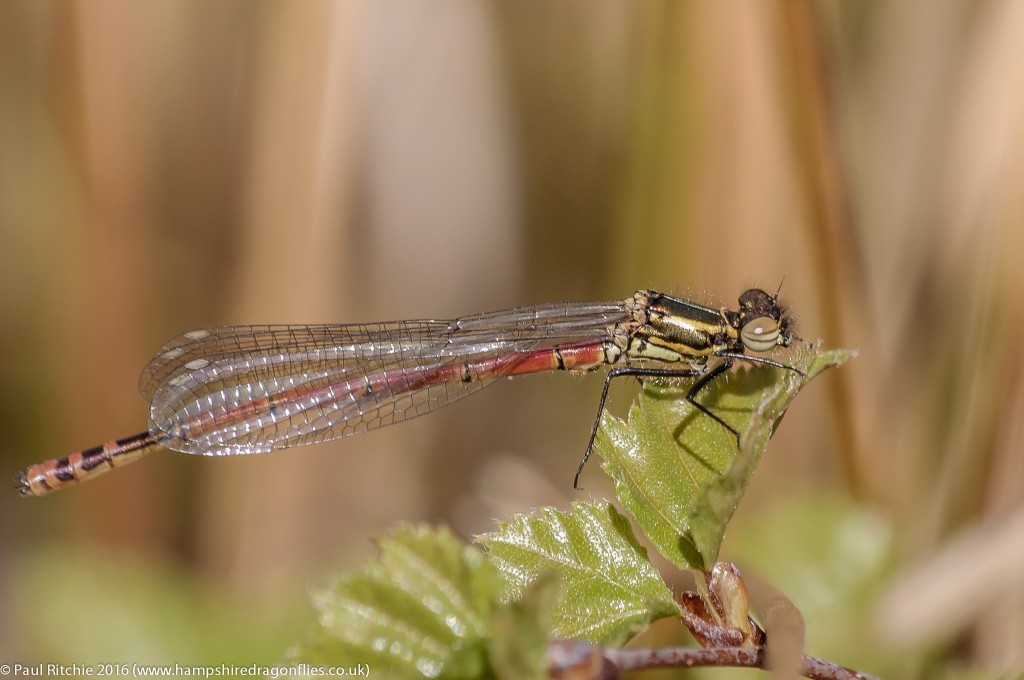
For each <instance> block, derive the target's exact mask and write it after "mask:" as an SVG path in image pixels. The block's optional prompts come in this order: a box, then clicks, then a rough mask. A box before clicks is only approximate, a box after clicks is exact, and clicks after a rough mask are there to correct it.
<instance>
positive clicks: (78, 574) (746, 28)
mask: <svg viewBox="0 0 1024 680" xmlns="http://www.w3.org/2000/svg"><path fill="white" fill-rule="evenodd" d="M1021 64H1024V3H1021V2H1018V1H1017V0H987V1H983V2H976V1H973V0H939V1H935V0H928V1H924V0H906V1H903V2H896V3H882V2H869V3H863V2H818V3H803V2H787V1H783V0H779V1H774V2H757V3H755V2H744V1H742V0H733V1H720V2H675V1H672V0H666V1H662V2H655V1H641V2H625V1H614V0H603V1H596V0H586V1H584V0H578V1H576V0H573V1H570V0H557V1H554V2H552V1H551V0H518V1H516V2H479V1H477V0H431V1H427V0H408V1H403V2H398V1H394V2H392V1H385V2H371V1H369V0H363V1H352V2H341V1H339V2H324V1H320V0H303V2H292V3H285V2H271V1H265V0H219V1H218V2H215V3H208V2H201V1H198V0H196V1H180V0H152V1H150V2H145V3H137V2H133V1H131V0H90V1H88V2H85V1H82V2H72V1H70V0H67V1H64V0H54V1H52V2H48V1H40V2H35V1H29V0H12V1H9V2H3V3H0V461H2V465H0V468H2V471H3V474H4V475H11V474H13V473H14V472H15V471H16V470H18V469H19V468H20V467H22V466H24V465H27V464H29V463H31V462H33V461H35V460H37V459H40V458H43V457H49V456H56V455H63V454H66V453H68V452H70V451H73V450H78V449H82V448H85V447H88V446H91V445H93V444H96V443H98V442H100V441H105V440H108V439H111V438H117V437H122V436H126V435H128V434H131V433H134V432H137V431H139V430H141V429H143V428H144V427H145V422H146V413H147V409H146V405H145V403H144V402H143V401H142V400H141V399H140V398H139V397H138V395H137V393H136V380H137V376H138V373H139V372H140V370H141V368H142V367H143V366H144V365H145V363H146V362H147V361H148V359H149V358H150V356H151V355H152V352H153V351H154V350H155V349H156V348H157V347H159V345H160V344H161V343H162V342H163V341H164V340H166V339H167V338H168V337H170V336H172V335H175V334H177V333H180V332H182V331H185V330H188V329H192V328H196V327H201V326H206V325H222V324H230V323H265V322H281V323H284V322H297V323H301V322H324V321H336V322H343V321H370V320H383V319H397V318H415V317H435V318H445V317H449V316H455V315H459V314H465V313H472V312H477V311H484V310H489V309H497V308H502V307H510V306H515V305H519V304H528V303H536V302H544V301H554V300H562V299H566V300H573V299H578V300H595V299H617V298H623V297H626V296H628V295H630V294H631V293H632V291H633V290H634V289H636V288H641V287H653V288H657V289H660V290H666V291H669V292H674V293H678V294H681V295H687V296H692V297H695V298H696V299H699V300H702V301H705V302H714V303H715V304H719V303H726V304H731V303H733V302H734V301H735V297H736V295H737V294H738V292H739V291H741V290H743V289H744V288H745V287H747V286H749V285H751V284H755V285H761V286H763V287H766V288H771V289H774V287H776V286H777V285H778V284H779V282H780V281H781V280H782V279H783V277H785V283H784V285H783V288H782V292H783V297H784V298H785V299H787V300H788V301H789V302H790V303H791V304H792V306H793V308H794V309H795V310H796V311H797V313H798V314H799V316H800V327H801V331H802V334H803V335H804V336H806V337H809V338H819V337H820V338H822V339H823V340H824V342H825V343H826V345H828V346H832V347H839V346H845V347H857V348H859V350H860V356H859V358H857V359H856V360H855V361H853V362H851V363H850V364H848V365H847V366H845V367H844V368H842V369H840V370H838V371H833V372H831V373H830V374H828V375H827V376H825V377H823V378H822V379H820V380H819V381H816V382H815V383H814V384H812V386H811V387H809V388H808V389H807V390H806V391H805V392H804V393H803V394H802V395H801V396H800V397H799V398H798V399H797V401H796V402H795V404H794V406H793V407H792V408H791V410H790V412H789V414H788V415H787V417H786V419H785V422H784V423H783V424H782V426H781V428H780V430H779V432H778V435H777V437H776V439H775V440H774V441H773V444H772V446H771V447H770V448H769V451H768V455H767V456H766V457H765V459H764V461H763V462H762V465H761V468H760V470H759V473H758V475H757V477H756V479H755V481H754V483H753V485H752V487H751V489H750V490H749V492H748V494H747V498H746V499H745V501H744V504H743V505H742V506H741V507H740V510H739V512H738V514H737V516H736V519H735V521H734V523H733V525H732V526H731V528H730V532H729V535H728V537H727V545H726V549H725V551H724V553H723V557H724V558H727V559H732V560H735V561H737V562H738V563H739V564H740V566H741V567H742V568H744V569H745V570H746V571H747V572H748V573H750V574H752V575H756V576H757V577H759V578H761V579H763V580H765V581H767V582H770V583H771V584H773V585H774V586H776V587H778V588H780V589H781V590H782V591H784V592H785V593H786V594H787V595H788V596H789V597H790V598H791V599H792V600H793V602H794V603H795V604H796V605H797V606H798V607H799V608H800V609H801V611H802V612H803V615H804V617H805V619H806V621H807V627H808V640H807V646H808V651H810V652H811V653H814V654H817V655H820V656H826V657H829V658H831V659H832V660H835V661H837V662H841V663H846V664H849V665H853V666H856V667H859V668H862V669H863V670H867V671H871V672H875V673H878V674H885V675H888V676H889V677H905V678H918V677H920V678H924V677H929V678H930V677H981V678H984V677H997V676H998V675H999V674H1000V673H1004V672H1013V671H1016V672H1020V671H1021V670H1022V669H1024V555H1022V552H1024V550H1022V546H1024V502H1022V501H1024V451H1022V449H1024V418H1022V416H1024V362H1022V358H1021V357H1022V353H1021V349H1020V343H1021V338H1022V337H1024V296H1022V292H1024V267H1022V266H1021V256H1022V254H1024V69H1022V68H1021ZM599 391H600V379H599V378H598V377H595V376H589V377H585V378H567V377H566V376H565V375H554V376H540V377H530V378H524V379H521V380H517V381H515V382H512V383H509V384H504V385H502V386H501V387H495V388H492V389H489V390H486V391H484V392H483V393H481V394H480V395H478V396H477V397H475V398H474V399H471V400H468V401H467V402H464V403H460V404H458V405H456V406H454V407H452V408H449V409H444V410H443V411H441V412H438V413H436V414H433V415H431V417H429V418H423V419H418V420H415V421H412V422H408V423H405V424H403V425H401V426H397V427H394V428H389V429H386V430H382V431H379V432H374V433H370V434H367V435H362V436H360V437H356V438H350V439H346V440H342V441H337V442H333V443H330V444H324V445H320V446H315V447H309V448H306V449H302V450H295V451H289V452H285V453H279V454H274V455H267V456H260V457H252V458H244V459H243V458H234V459H209V460H207V459H200V458H192V457H189V456H185V455H172V454H170V453H168V454H166V455H159V456H155V457H152V458H150V459H148V460H146V461H145V462H142V463H139V464H137V465H133V466H130V467H128V468H125V469H123V470H120V471H118V472H116V473H115V474H110V475H108V476H106V477H104V478H103V479H100V480H97V481H95V482H93V483H90V484H88V485H84V486H82V487H80V488H75V489H73V490H68V491H65V492H62V493H59V494H56V495H53V496H51V497H48V498H45V499H39V500H35V499H31V500H29V499H21V498H17V497H15V495H14V493H13V492H9V493H5V494H0V661H4V662H11V663H13V662H15V661H19V662H22V663H28V662H37V661H44V662H62V663H95V662H132V661H139V662H145V663H174V662H179V663H219V662H240V663H252V662H272V661H275V660H277V659H279V658H280V657H281V654H282V652H283V650H284V649H285V648H286V647H287V646H288V645H289V644H290V643H291V642H292V641H294V640H295V639H297V638H298V637H299V636H300V635H301V633H302V631H303V630H304V629H305V627H306V626H307V625H308V624H309V623H310V622H311V621H312V618H313V613H312V610H311V609H310V607H309V605H308V600H307V596H306V592H307V589H308V588H309V587H310V586H315V585H316V584H318V583H323V582H324V581H325V580H327V579H328V578H329V576H330V574H332V573H334V572H336V571H338V570H341V569H344V568H351V567H354V566H356V565H358V564H360V563H361V561H362V560H364V559H365V558H366V557H367V556H369V555H371V554H372V542H371V537H372V536H373V535H374V534H375V533H377V532H380V531H382V530H384V529H385V528H386V527H388V526H389V525H392V524H394V523H395V522H398V521H402V520H411V521H420V520H425V521H443V522H448V523H451V524H452V525H453V526H455V527H456V529H457V530H459V531H460V532H461V533H462V534H463V535H466V536H469V535H471V534H472V533H474V532H479V531H484V530H487V529H488V528H490V527H491V526H492V520H493V518H507V517H509V516H510V515H511V513H513V512H525V511H529V510H531V509H532V508H535V507H538V506H541V505H548V504H552V505H559V506H563V507H564V506H565V505H567V504H568V502H569V501H570V500H572V499H576V498H586V497H588V496H608V497H610V496H611V487H610V485H609V483H608V482H607V480H606V479H605V477H604V475H603V473H602V472H601V471H600V469H599V467H598V466H596V465H595V466H593V467H591V468H589V469H588V470H587V472H586V473H585V477H584V484H585V487H586V490H585V491H584V492H574V491H573V490H572V485H571V482H572V473H573V472H574V470H575V464H576V461H577V459H578V456H579V455H580V452H581V450H582V448H583V446H584V444H585V441H586V437H587V434H588V433H589V428H590V424H591V422H592V418H593V415H594V410H595V407H596V401H597V397H598V393H599ZM630 397H631V392H630V388H629V387H627V386H620V387H618V388H617V389H616V390H615V391H613V396H612V409H613V410H614V411H616V412H618V413H624V412H625V409H626V407H627V405H628V403H629V399H630ZM685 640H686V638H685V636H683V635H682V634H681V633H680V631H679V630H678V626H673V625H671V624H667V625H662V626H657V627H656V628H655V630H654V631H652V633H651V634H650V636H649V637H648V638H647V643H648V644H670V643H673V644H674V643H679V642H685ZM727 673H728V672H727V671H721V670H718V671H713V672H711V673H709V674H707V677H716V678H721V677H729V676H728V674H727ZM741 677H748V676H747V675H742V676H741Z"/></svg>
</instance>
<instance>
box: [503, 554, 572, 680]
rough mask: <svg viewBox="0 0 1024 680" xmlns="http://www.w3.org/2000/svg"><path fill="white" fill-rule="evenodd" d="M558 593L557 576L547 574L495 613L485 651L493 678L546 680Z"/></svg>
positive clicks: (559, 590)
mask: <svg viewBox="0 0 1024 680" xmlns="http://www.w3.org/2000/svg"><path fill="white" fill-rule="evenodd" d="M560 592H561V589H560V588H559V583H558V575H557V574H548V575H547V576H542V577H541V578H539V579H538V580H537V581H535V582H534V583H533V584H531V585H530V587H529V588H527V589H526V592H524V593H523V596H522V597H521V598H520V599H518V600H512V601H511V602H508V603H507V604H505V605H504V606H502V607H499V608H498V610H497V611H495V613H494V616H493V618H492V621H493V624H492V630H493V634H492V636H491V641H490V645H489V646H488V652H489V654H490V659H491V666H492V667H493V668H494V674H495V676H496V677H498V678H501V679H502V680H504V679H506V678H507V679H508V680H529V679H530V678H536V680H541V679H542V678H547V648H548V638H549V637H550V635H551V616H552V614H553V612H554V610H555V606H556V605H557V604H558V598H559V594H560Z"/></svg>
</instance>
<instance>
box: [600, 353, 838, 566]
mask: <svg viewBox="0 0 1024 680" xmlns="http://www.w3.org/2000/svg"><path fill="white" fill-rule="evenodd" d="M854 354H855V353H854V352H851V351H848V350H833V351H827V352H819V351H818V350H817V348H816V347H811V346H808V347H806V348H804V349H802V350H800V351H798V352H797V353H796V356H795V357H794V360H793V362H792V364H791V365H792V366H794V367H795V368H798V369H800V370H802V371H803V372H804V373H805V374H806V375H805V376H800V375H799V374H797V373H795V372H794V371H789V370H784V369H777V368H772V367H768V366H763V365H762V366H757V365H755V366H750V367H747V368H744V369H740V370H739V371H738V372H737V373H736V374H734V375H732V376H730V377H729V378H728V379H719V380H716V381H714V382H713V383H712V384H711V385H709V386H708V387H707V388H705V389H704V390H703V391H702V392H701V393H700V395H699V396H698V397H697V398H698V399H699V400H700V402H701V403H702V404H703V405H704V406H707V407H708V408H710V409H711V410H712V411H713V412H714V413H716V414H717V415H718V416H720V417H721V418H722V419H723V420H725V421H726V422H728V423H729V424H730V425H731V426H732V427H734V428H736V430H737V431H738V432H740V434H741V447H740V449H739V450H737V448H736V439H735V437H734V436H733V434H732V433H731V432H729V431H727V430H726V429H725V428H724V427H722V426H721V425H720V424H719V423H717V422H715V421H714V420H712V419H711V418H709V417H707V416H706V415H705V414H703V413H701V412H700V411H697V410H696V409H694V408H693V406H692V405H691V404H690V403H689V402H688V401H686V399H685V394H686V389H687V386H683V387H680V386H666V385H659V384H656V383H646V384H645V386H644V389H643V391H642V392H641V394H640V396H639V397H638V398H637V400H636V402H635V403H634V404H633V406H632V408H631V409H630V412H629V418H628V422H623V421H622V420H620V419H618V418H616V417H614V416H612V415H609V414H608V413H607V412H606V413H605V414H604V417H603V418H602V421H601V431H600V432H599V433H598V437H597V441H596V442H595V446H594V450H595V452H596V453H597V454H598V455H599V456H600V457H601V459H602V460H603V461H604V468H605V470H606V471H607V472H608V474H609V475H610V476H611V477H612V478H613V479H614V480H615V482H616V484H615V488H616V494H617V495H618V498H619V501H620V502H621V503H622V505H623V507H624V508H625V509H626V511H627V512H628V513H629V514H630V515H631V516H632V517H633V518H634V519H635V520H636V522H637V524H638V525H639V527H640V529H641V530H642V531H643V532H644V533H645V534H646V535H647V536H648V538H650V539H651V542H652V543H654V545H655V547H657V549H658V550H659V551H660V552H661V553H662V554H663V555H664V556H665V557H666V558H668V559H669V560H670V561H671V562H672V563H673V564H675V565H677V566H679V567H681V568H684V569H699V570H708V569H710V568H711V566H712V565H713V564H714V563H715V562H716V561H717V559H718V549H719V546H720V544H721V542H722V536H723V534H724V533H725V525H726V524H727V523H728V521H729V519H730V518H731V517H732V515H733V512H735V510H736V507H737V506H738V505H739V502H740V499H741V498H742V496H743V492H744V491H745V489H746V487H747V484H748V483H749V482H750V479H751V477H752V476H753V473H754V470H755V469H756V468H757V464H758V462H760V460H761V455H762V454H763V453H764V450H765V448H766V447H767V446H768V441H769V440H770V439H771V436H772V433H773V432H774V430H775V426H776V425H777V424H778V422H779V420H780V419H781V418H782V416H783V414H784V413H785V412H786V408H788V406H789V404H790V402H791V401H792V400H793V398H794V397H795V396H796V394H797V393H798V392H799V391H800V390H801V389H802V388H803V386H804V385H806V384H807V382H808V381H810V380H811V379H812V378H814V377H815V376H816V375H818V374H819V373H821V372H822V371H823V370H825V369H826V368H830V367H832V366H839V365H841V364H843V363H845V362H846V361H847V360H849V359H850V358H851V357H852V356H854Z"/></svg>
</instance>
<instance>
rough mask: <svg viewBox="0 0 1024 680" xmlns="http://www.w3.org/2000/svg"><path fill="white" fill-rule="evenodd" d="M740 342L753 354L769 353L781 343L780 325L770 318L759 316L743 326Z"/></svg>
mask: <svg viewBox="0 0 1024 680" xmlns="http://www.w3.org/2000/svg"><path fill="white" fill-rule="evenodd" d="M740 341H741V342H742V343H743V346H744V347H746V348H747V349H749V350H751V351H752V352H767V351H769V350H771V349H772V348H773V347H775V345H777V344H778V342H779V324H777V323H776V322H775V319H773V318H771V317H768V316H759V317H757V318H756V319H751V320H750V321H748V322H747V323H745V324H744V325H743V329H742V330H741V331H740Z"/></svg>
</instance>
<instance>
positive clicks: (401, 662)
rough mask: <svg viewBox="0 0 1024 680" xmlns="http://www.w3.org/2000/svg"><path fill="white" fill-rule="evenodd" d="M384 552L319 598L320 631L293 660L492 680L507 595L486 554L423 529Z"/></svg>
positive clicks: (406, 530)
mask: <svg viewBox="0 0 1024 680" xmlns="http://www.w3.org/2000/svg"><path fill="white" fill-rule="evenodd" d="M378 546H379V548H380V558H379V560H378V561H376V562H373V563H371V564H370V565H368V566H367V567H365V568H364V569H363V570H361V571H358V572H355V573H351V574H348V575H345V576H342V577H341V578H339V579H338V580H337V582H336V583H335V584H334V585H333V586H332V587H330V588H327V589H324V590H322V591H320V592H318V593H315V594H314V597H313V599H314V605H315V606H316V608H317V610H318V611H319V625H318V626H317V627H316V628H315V629H314V630H313V631H312V632H311V633H310V634H309V635H308V636H307V638H306V639H305V640H304V641H303V642H302V643H300V644H299V645H298V646H297V647H295V648H293V649H292V650H290V651H289V654H288V658H289V660H290V661H292V662H294V663H297V662H306V663H309V664H318V665H330V666H355V665H357V664H368V665H369V668H370V672H371V674H372V675H373V676H374V677H382V676H383V677H397V678H421V677H440V676H443V677H446V678H478V677H489V676H492V675H493V673H492V672H491V668H490V659H489V656H488V653H487V649H488V648H487V644H488V639H489V637H490V635H491V628H492V617H493V616H494V615H495V613H496V612H498V611H499V610H500V609H501V608H502V607H503V605H502V604H501V599H500V598H501V596H502V594H503V593H504V590H505V588H504V585H503V582H502V579H501V575H500V574H499V573H498V571H497V569H496V568H495V567H494V566H493V565H491V564H490V562H489V561H488V560H487V558H486V556H485V555H484V554H483V551H481V550H479V549H478V548H475V547H473V546H467V545H465V544H463V543H462V541H460V540H459V539H458V538H457V537H456V536H455V535H453V534H452V532H451V531H450V530H448V529H434V528H431V527H424V526H420V527H411V526H402V527H399V528H398V529H396V530H395V531H393V532H392V533H390V534H388V535H387V536H384V537H383V538H381V539H380V540H379V541H378Z"/></svg>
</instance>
